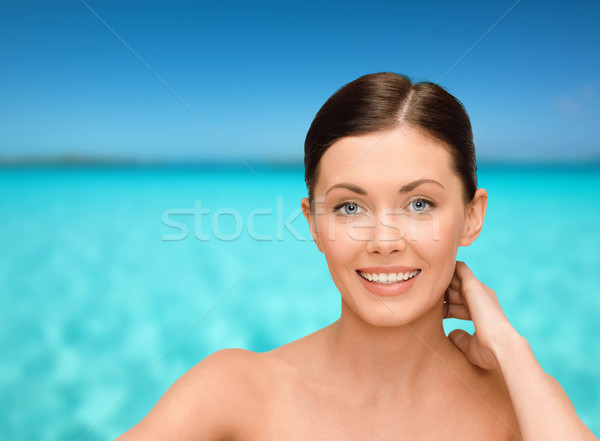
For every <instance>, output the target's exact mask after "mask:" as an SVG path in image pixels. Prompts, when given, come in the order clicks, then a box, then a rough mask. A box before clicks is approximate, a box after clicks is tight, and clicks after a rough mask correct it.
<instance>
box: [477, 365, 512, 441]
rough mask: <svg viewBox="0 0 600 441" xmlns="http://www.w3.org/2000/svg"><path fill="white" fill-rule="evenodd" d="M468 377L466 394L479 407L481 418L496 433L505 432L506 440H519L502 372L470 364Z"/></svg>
mask: <svg viewBox="0 0 600 441" xmlns="http://www.w3.org/2000/svg"><path fill="white" fill-rule="evenodd" d="M470 378H471V382H470V384H468V386H470V387H469V388H468V389H470V390H468V394H469V395H472V401H473V402H474V404H475V405H476V406H477V407H479V409H480V415H481V418H482V419H484V418H485V419H486V420H488V421H489V427H490V428H492V427H495V429H494V431H497V432H496V433H499V432H500V431H502V432H503V433H506V438H505V439H506V440H508V441H512V440H520V439H521V432H520V429H519V423H518V420H517V415H516V413H515V410H514V407H513V404H512V400H511V398H510V394H509V391H508V388H507V386H506V382H505V381H504V377H503V376H502V374H501V373H500V372H498V371H489V370H483V369H480V368H478V367H475V366H472V375H471V376H470Z"/></svg>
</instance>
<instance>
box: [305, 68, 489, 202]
mask: <svg viewBox="0 0 600 441" xmlns="http://www.w3.org/2000/svg"><path fill="white" fill-rule="evenodd" d="M399 124H409V125H411V126H413V127H415V128H418V129H420V130H422V131H423V133H424V134H425V135H427V136H430V137H432V138H434V139H435V140H437V141H442V142H443V143H444V144H445V145H446V146H447V147H448V151H449V152H450V154H451V156H452V160H453V167H454V171H455V172H456V173H457V174H458V176H459V177H460V179H461V181H462V182H463V187H464V197H465V202H469V201H471V200H472V199H473V196H474V195H475V191H476V190H477V173H476V172H477V165H476V160H475V145H474V144H473V132H472V130H471V122H470V120H469V116H468V115H467V112H466V110H465V108H464V107H463V105H462V104H461V103H460V101H458V100H457V99H456V98H455V97H453V96H452V95H451V94H449V93H448V92H447V91H446V90H444V89H443V88H442V87H440V86H438V85H437V84H434V83H430V82H421V83H416V84H415V83H413V82H412V81H411V80H410V79H409V78H408V77H406V76H404V75H399V74H395V73H390V72H383V73H375V74H370V75H364V76H362V77H360V78H358V79H356V80H354V81H352V82H351V83H348V84H346V85H345V86H343V87H342V88H341V89H339V90H338V91H337V92H336V93H335V94H333V95H332V96H331V97H330V98H329V99H328V100H327V101H326V102H325V104H323V107H321V109H320V110H319V112H318V113H317V115H316V116H315V119H314V120H313V122H312V124H311V126H310V129H309V130H308V133H307V135H306V141H305V142H304V167H305V175H304V179H305V181H306V187H307V188H308V197H309V200H311V201H312V200H313V196H314V194H313V187H314V184H315V182H316V180H317V178H318V165H319V161H320V160H321V157H322V156H323V154H324V153H325V151H326V150H327V149H328V148H329V147H330V146H331V145H332V144H333V143H334V142H336V141H337V140H339V139H341V138H344V137H346V136H355V135H362V134H367V133H372V132H378V131H382V130H388V129H392V128H394V127H395V126H397V125H399Z"/></svg>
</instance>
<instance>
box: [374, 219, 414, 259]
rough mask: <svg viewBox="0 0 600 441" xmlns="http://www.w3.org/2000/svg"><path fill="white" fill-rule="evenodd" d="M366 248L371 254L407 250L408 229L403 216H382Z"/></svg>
mask: <svg viewBox="0 0 600 441" xmlns="http://www.w3.org/2000/svg"><path fill="white" fill-rule="evenodd" d="M366 247H367V251H368V252H369V253H380V254H390V253H392V252H394V251H403V250H404V249H406V228H405V222H403V221H402V216H398V215H394V214H393V213H384V215H382V216H380V217H379V219H378V220H377V222H376V223H375V225H373V228H372V233H371V235H370V237H368V239H367V243H366Z"/></svg>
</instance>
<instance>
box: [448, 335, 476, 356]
mask: <svg viewBox="0 0 600 441" xmlns="http://www.w3.org/2000/svg"><path fill="white" fill-rule="evenodd" d="M448 337H449V338H450V340H452V343H454V344H455V345H456V347H457V348H458V349H460V350H461V352H463V353H464V354H467V353H468V351H469V345H470V342H471V338H472V337H473V336H472V335H471V334H469V333H468V332H467V331H464V330H462V329H455V330H454V331H452V332H451V333H450V334H448Z"/></svg>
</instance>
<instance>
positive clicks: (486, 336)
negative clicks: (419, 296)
mask: <svg viewBox="0 0 600 441" xmlns="http://www.w3.org/2000/svg"><path fill="white" fill-rule="evenodd" d="M447 293H448V302H449V305H448V316H447V318H457V319H461V320H472V321H473V324H474V325H475V332H474V334H473V335H470V334H469V333H467V332H466V331H463V330H462V329H456V330H454V331H452V332H451V333H450V335H449V337H450V339H451V340H452V342H453V343H454V344H455V345H456V346H457V347H458V348H459V349H460V350H461V351H462V352H463V353H464V354H465V355H466V356H467V358H468V359H469V361H470V362H471V363H473V364H475V365H477V366H479V367H482V368H484V369H498V368H499V365H498V360H497V358H496V355H495V354H496V349H497V347H498V346H499V345H500V344H501V343H502V342H503V341H505V340H506V339H508V338H510V337H512V336H513V335H515V334H516V331H515V329H514V328H513V327H512V325H511V324H510V322H509V321H508V319H507V318H506V316H505V315H504V312H503V311H502V308H501V307H500V303H499V302H498V297H497V295H496V293H495V292H494V291H493V290H492V289H490V288H488V287H487V286H486V285H484V284H483V283H481V282H480V281H479V280H478V279H477V278H476V277H475V275H474V274H473V273H472V272H471V270H470V269H469V267H468V266H467V265H466V264H465V263H464V262H456V268H455V270H454V277H453V278H452V281H451V282H450V286H449V287H448V289H447Z"/></svg>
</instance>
